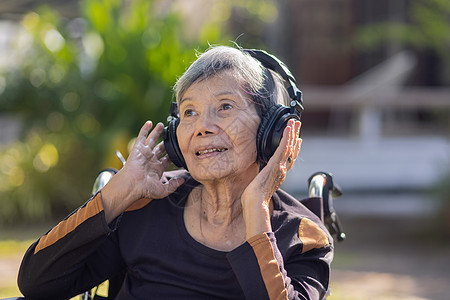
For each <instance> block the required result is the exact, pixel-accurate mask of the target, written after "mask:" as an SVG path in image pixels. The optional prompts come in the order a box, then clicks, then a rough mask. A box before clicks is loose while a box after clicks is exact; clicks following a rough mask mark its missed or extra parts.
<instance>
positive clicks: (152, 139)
mask: <svg viewBox="0 0 450 300" xmlns="http://www.w3.org/2000/svg"><path fill="white" fill-rule="evenodd" d="M163 129H164V125H163V124H162V123H158V124H156V126H155V128H153V130H152V131H151V132H150V134H149V135H148V137H147V140H146V141H145V144H146V145H147V146H149V147H150V148H154V147H155V145H156V143H157V142H158V138H159V136H160V135H161V133H162V132H163Z"/></svg>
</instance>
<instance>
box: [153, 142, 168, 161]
mask: <svg viewBox="0 0 450 300" xmlns="http://www.w3.org/2000/svg"><path fill="white" fill-rule="evenodd" d="M165 152H166V149H165V148H164V142H160V143H159V144H158V145H156V147H155V148H153V153H154V154H155V156H156V157H157V158H158V159H160V158H161V157H162V156H163V155H164V153H165Z"/></svg>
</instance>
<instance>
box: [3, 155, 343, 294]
mask: <svg viewBox="0 0 450 300" xmlns="http://www.w3.org/2000/svg"><path fill="white" fill-rule="evenodd" d="M116 154H117V156H118V157H119V159H121V161H122V163H124V160H123V157H121V155H120V153H116ZM116 173H117V170H115V169H111V168H108V169H104V170H102V171H101V172H100V173H99V174H98V176H97V178H96V180H95V182H94V185H93V189H92V194H93V195H94V194H96V193H97V192H98V191H99V190H100V189H102V188H103V187H104V186H105V185H106V184H107V183H108V181H109V180H110V179H111V178H112V177H113V176H114V175H115V174H116ZM341 195H342V190H341V188H340V187H339V186H338V185H337V184H335V183H334V181H333V176H332V174H331V173H327V172H316V173H314V174H312V175H311V176H310V177H309V179H308V198H305V199H302V200H300V202H301V203H302V204H303V205H304V206H306V208H308V209H309V210H310V211H312V212H313V213H314V214H315V215H316V216H318V217H319V218H320V220H321V221H322V223H323V224H325V226H326V227H327V229H328V231H329V233H330V234H331V236H332V237H333V238H334V239H336V240H337V241H338V242H341V241H343V240H344V239H345V238H346V235H345V233H344V232H343V230H342V227H341V224H340V221H339V218H338V215H337V213H336V211H335V209H334V206H333V203H334V199H335V198H337V197H340V196H341ZM122 281H123V276H120V275H119V276H117V277H114V278H111V279H109V284H108V296H101V295H99V294H98V287H96V288H93V289H92V290H89V291H86V292H84V293H83V294H81V295H79V296H76V297H80V298H79V299H80V300H100V299H106V300H112V299H114V297H115V295H116V294H117V293H118V292H119V288H120V286H121V283H122ZM72 299H74V298H72ZM0 300H34V299H33V298H30V297H13V298H6V299H0Z"/></svg>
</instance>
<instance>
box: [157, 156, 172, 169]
mask: <svg viewBox="0 0 450 300" xmlns="http://www.w3.org/2000/svg"><path fill="white" fill-rule="evenodd" d="M160 162H161V164H162V167H163V169H164V170H166V169H167V168H168V167H169V166H170V164H171V163H172V161H171V160H170V158H169V156H168V155H167V154H166V155H165V156H163V157H161V159H160Z"/></svg>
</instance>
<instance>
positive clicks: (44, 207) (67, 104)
mask: <svg viewBox="0 0 450 300" xmlns="http://www.w3.org/2000/svg"><path fill="white" fill-rule="evenodd" d="M156 5H157V2H156V1H149V0H138V1H131V2H130V1H128V2H127V3H126V4H125V2H123V1H117V0H115V1H101V0H91V1H84V2H82V5H81V9H82V18H79V19H75V20H65V19H63V18H62V17H60V16H59V15H58V14H57V13H56V12H55V11H53V10H52V9H50V8H48V7H41V8H40V9H39V10H38V11H37V12H30V13H28V14H27V15H26V16H25V17H24V18H23V21H22V25H23V28H24V29H25V30H26V31H27V33H28V35H26V40H22V41H20V44H19V46H20V47H18V48H20V49H15V50H17V51H21V52H22V57H21V59H20V63H19V64H18V65H17V66H16V67H15V68H13V69H11V70H9V71H8V73H6V74H5V81H6V88H5V90H4V91H3V94H2V95H1V98H0V112H8V113H9V114H14V115H16V116H18V117H20V120H21V122H23V128H24V130H23V137H22V138H21V139H19V140H17V141H15V142H14V143H12V144H9V145H6V146H3V147H2V149H1V152H0V223H11V222H14V221H19V220H20V222H24V221H25V222H26V221H35V220H40V219H43V218H48V217H51V215H52V213H53V214H58V213H62V214H65V213H67V211H68V210H70V209H73V208H74V207H76V206H78V205H80V204H81V203H80V201H83V200H87V199H88V197H89V194H90V190H91V186H92V183H93V181H94V179H95V176H96V173H97V172H98V171H99V170H100V169H101V168H102V167H105V166H109V167H116V168H118V167H120V163H119V160H116V159H114V158H113V156H114V154H113V153H114V150H116V149H118V150H120V151H122V153H124V155H126V154H127V149H128V147H127V146H128V143H129V141H130V139H131V138H132V137H133V136H134V135H135V134H136V133H137V132H138V130H139V128H140V126H141V125H142V124H143V123H144V122H145V121H146V120H149V119H150V120H153V121H154V122H158V121H164V120H165V118H166V116H167V112H168V110H169V105H170V100H171V98H172V91H171V85H173V83H174V82H175V80H176V76H178V75H180V74H181V73H182V72H183V71H184V70H185V68H186V67H187V66H188V64H189V62H192V61H193V60H194V59H195V51H194V50H193V49H194V48H199V47H200V48H206V47H207V44H206V43H203V44H201V43H199V41H198V40H197V39H194V40H186V39H183V34H182V32H180V31H181V29H182V28H183V24H182V19H181V18H180V16H179V15H177V13H176V12H174V11H172V10H165V11H162V10H161V8H158V7H156ZM216 33H220V32H219V31H216ZM209 38H211V39H214V40H217V39H218V36H217V34H214V33H212V34H211V35H210V36H209ZM22 39H23V38H22ZM205 40H208V39H205ZM194 43H195V46H194Z"/></svg>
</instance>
